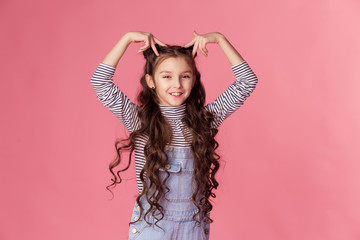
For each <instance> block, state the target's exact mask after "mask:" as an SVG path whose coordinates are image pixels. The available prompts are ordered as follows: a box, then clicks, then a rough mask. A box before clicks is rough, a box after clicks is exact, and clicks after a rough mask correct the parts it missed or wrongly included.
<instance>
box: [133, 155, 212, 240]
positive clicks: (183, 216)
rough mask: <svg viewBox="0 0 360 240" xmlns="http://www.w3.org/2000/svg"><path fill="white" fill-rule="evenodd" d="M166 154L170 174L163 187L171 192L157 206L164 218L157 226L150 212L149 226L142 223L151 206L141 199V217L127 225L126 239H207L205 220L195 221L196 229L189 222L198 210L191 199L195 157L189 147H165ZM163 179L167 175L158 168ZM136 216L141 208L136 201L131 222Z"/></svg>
mask: <svg viewBox="0 0 360 240" xmlns="http://www.w3.org/2000/svg"><path fill="white" fill-rule="evenodd" d="M165 151H166V152H167V155H168V159H169V164H168V165H166V168H167V170H168V172H169V173H170V176H169V178H168V179H167V181H166V185H167V187H168V188H169V189H170V191H169V192H168V193H166V195H165V197H166V198H162V199H161V200H160V204H161V206H163V212H164V218H163V219H162V220H160V221H159V222H158V223H157V226H156V225H155V224H154V223H155V222H156V219H154V217H153V216H152V214H151V213H150V214H148V216H147V217H146V220H147V221H148V222H149V223H151V225H150V224H148V223H147V222H146V221H145V220H144V214H145V212H146V211H147V210H148V209H149V206H150V205H149V203H148V202H147V201H146V199H144V198H141V199H140V201H141V205H142V207H143V208H144V210H143V214H142V216H141V218H140V221H137V222H135V223H131V224H130V229H129V240H135V239H136V240H144V239H146V240H157V239H159V240H160V239H166V240H167V239H169V240H170V239H174V240H181V239H184V240H208V239H209V234H210V224H209V223H206V222H205V221H204V219H200V218H197V220H198V221H200V226H198V225H197V222H196V221H194V220H193V219H192V218H193V215H194V214H195V213H196V212H197V211H198V210H197V208H196V206H195V204H194V203H193V202H192V200H191V196H192V194H193V191H194V190H195V186H196V185H195V179H193V173H194V158H193V156H192V153H191V150H190V149H189V148H171V149H169V148H166V149H165ZM166 176H167V174H166V172H165V171H164V169H160V176H159V177H160V178H161V180H163V179H164V178H165V177H166ZM148 183H149V182H148V181H147V184H148ZM165 191H166V190H165ZM199 192H200V191H199ZM199 196H200V195H199ZM199 198H200V197H198V200H199ZM197 202H199V201H197ZM160 216H161V215H159V217H160ZM209 216H210V215H209ZM139 217H140V207H139V206H138V204H137V203H136V202H135V206H134V209H133V213H132V216H131V221H132V222H133V221H136V220H138V219H139ZM197 217H199V215H198V216H197ZM158 226H160V227H161V228H163V229H164V230H162V229H161V228H159V227H158Z"/></svg>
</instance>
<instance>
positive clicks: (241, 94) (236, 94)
mask: <svg viewBox="0 0 360 240" xmlns="http://www.w3.org/2000/svg"><path fill="white" fill-rule="evenodd" d="M231 70H232V71H233V73H234V75H235V79H236V80H235V82H234V83H233V84H231V85H230V86H229V87H228V88H227V89H226V90H225V91H224V93H222V94H221V95H220V96H219V97H218V98H217V99H215V101H214V102H212V103H209V104H207V105H206V106H205V108H206V109H207V110H208V111H210V112H212V113H213V114H214V115H215V119H214V120H213V122H212V123H211V125H212V127H213V128H218V127H219V126H220V125H221V123H222V122H223V121H224V120H225V119H226V118H227V117H229V116H230V115H231V114H232V113H233V112H235V111H236V110H237V109H238V108H239V107H240V106H241V105H243V104H244V101H245V100H246V98H247V97H248V96H249V95H250V93H251V92H252V91H253V90H254V89H255V86H256V84H257V82H258V79H257V77H256V75H255V73H254V72H253V71H252V70H251V68H250V67H249V65H248V63H247V62H246V61H243V62H241V63H239V64H237V65H235V66H232V67H231Z"/></svg>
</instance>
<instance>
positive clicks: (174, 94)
mask: <svg viewBox="0 0 360 240" xmlns="http://www.w3.org/2000/svg"><path fill="white" fill-rule="evenodd" d="M182 94H183V93H180V92H174V93H170V95H172V96H180V95H182Z"/></svg>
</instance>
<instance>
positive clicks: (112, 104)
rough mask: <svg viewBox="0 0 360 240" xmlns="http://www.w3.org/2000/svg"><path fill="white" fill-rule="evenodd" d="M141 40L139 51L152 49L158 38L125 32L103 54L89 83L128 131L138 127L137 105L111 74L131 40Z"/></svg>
mask: <svg viewBox="0 0 360 240" xmlns="http://www.w3.org/2000/svg"><path fill="white" fill-rule="evenodd" d="M142 41H143V42H145V46H143V47H142V48H140V51H141V49H146V48H148V47H149V45H151V46H152V47H153V49H154V48H155V44H154V41H155V42H156V41H158V40H157V39H156V38H155V37H153V36H152V35H151V34H150V33H143V32H127V33H126V34H125V35H124V36H123V37H122V38H121V39H120V40H119V41H118V42H117V43H116V45H115V46H114V47H113V48H112V49H111V51H110V52H109V53H108V54H107V55H106V56H105V58H104V60H103V61H102V62H101V63H100V64H99V66H98V67H97V69H96V71H95V73H94V75H93V76H92V78H91V84H92V86H93V88H94V90H95V91H96V94H97V97H98V99H99V100H100V101H101V102H102V104H103V105H104V106H106V107H107V108H108V109H109V110H110V111H111V112H112V113H113V114H114V115H115V116H116V117H117V118H118V119H119V120H120V121H121V122H122V123H123V124H124V126H125V127H126V129H127V130H129V131H130V132H132V131H134V130H137V129H138V128H140V120H139V118H138V116H137V108H138V106H137V105H136V104H134V103H133V102H131V100H130V99H129V98H128V97H127V96H126V95H125V94H124V93H123V92H122V91H121V90H120V89H119V88H118V87H117V86H116V85H115V84H114V83H113V76H114V73H115V69H116V66H117V64H118V62H119V60H120V59H121V57H122V56H123V55H124V53H125V51H126V49H127V48H128V46H129V45H130V44H131V42H142ZM158 42H160V41H158ZM160 43H161V42H160ZM161 44H162V43H161ZM140 51H139V52H140ZM154 52H155V53H156V54H157V55H158V52H157V50H156V48H155V49H154Z"/></svg>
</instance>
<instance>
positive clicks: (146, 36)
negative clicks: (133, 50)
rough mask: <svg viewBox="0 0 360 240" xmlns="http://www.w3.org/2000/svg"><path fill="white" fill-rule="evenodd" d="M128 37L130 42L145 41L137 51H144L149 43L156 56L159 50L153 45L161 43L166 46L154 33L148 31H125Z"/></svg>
mask: <svg viewBox="0 0 360 240" xmlns="http://www.w3.org/2000/svg"><path fill="white" fill-rule="evenodd" d="M126 34H127V35H128V37H129V39H130V41H131V42H145V45H144V46H142V47H141V48H140V49H139V51H138V53H140V52H142V51H145V50H146V49H148V48H149V47H150V45H151V48H152V49H153V51H154V53H155V54H156V56H159V52H158V51H157V49H156V47H155V43H157V44H159V45H161V46H167V45H166V44H164V43H162V42H161V41H159V40H158V39H157V38H156V37H155V36H154V35H152V34H151V33H149V32H135V31H133V32H127V33H126Z"/></svg>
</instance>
